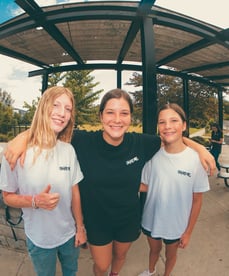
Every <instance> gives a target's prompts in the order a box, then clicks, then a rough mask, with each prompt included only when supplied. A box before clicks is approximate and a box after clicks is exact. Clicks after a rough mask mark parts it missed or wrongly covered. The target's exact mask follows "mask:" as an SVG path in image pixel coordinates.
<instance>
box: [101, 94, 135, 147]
mask: <svg viewBox="0 0 229 276" xmlns="http://www.w3.org/2000/svg"><path fill="white" fill-rule="evenodd" d="M100 120H101V123H102V125H103V129H104V131H103V138H104V140H105V141H106V142H107V143H109V144H111V145H114V146H117V145H119V144H120V143H121V142H122V141H123V137H124V134H125V132H126V131H127V130H128V128H129V126H130V124H131V111H130V106H129V103H128V102H127V100H126V99H124V98H123V97H121V98H112V99H110V100H108V101H107V102H106V105H105V108H104V109H103V111H102V112H101V113H100Z"/></svg>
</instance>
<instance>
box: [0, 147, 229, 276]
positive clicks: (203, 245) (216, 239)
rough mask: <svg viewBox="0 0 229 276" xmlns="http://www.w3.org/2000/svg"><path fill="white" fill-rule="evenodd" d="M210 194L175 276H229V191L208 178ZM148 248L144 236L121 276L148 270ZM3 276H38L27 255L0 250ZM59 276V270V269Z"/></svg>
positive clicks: (85, 272) (226, 153)
mask: <svg viewBox="0 0 229 276" xmlns="http://www.w3.org/2000/svg"><path fill="white" fill-rule="evenodd" d="M220 161H221V162H224V163H228V164H229V145H224V146H223V152H222V154H221V156H220ZM209 180H210V185H211V191H209V192H207V193H205V194H204V202H203V207H202V210H201V214H200V217H199V219H198V222H197V225H196V227H195V229H194V232H193V235H192V239H191V242H190V245H189V246H188V248H186V249H185V250H179V253H178V260H177V264H176V267H175V269H174V272H173V274H172V276H228V275H229V262H228V260H229V250H228V249H229V188H226V187H225V185H224V182H223V180H222V179H218V178H216V177H215V176H212V177H210V178H209ZM147 262H148V246H147V243H146V240H145V237H144V236H141V237H140V238H139V240H138V241H136V242H135V243H134V244H133V245H132V248H131V249H130V251H129V254H128V258H127V261H126V263H125V266H124V267H123V270H122V272H121V273H120V276H137V275H138V273H139V272H141V271H142V270H144V269H145V268H146V267H147ZM163 267H164V254H163V252H162V255H161V257H160V260H159V263H158V266H157V274H156V275H157V276H158V275H161V276H162V275H163ZM91 271H92V260H91V257H90V253H89V251H88V250H82V251H81V256H80V258H79V273H78V275H79V276H92V275H93V274H92V272H91ZM0 275H2V276H35V274H34V272H33V268H32V266H31V263H30V260H29V258H28V256H27V254H25V253H20V252H15V251H12V250H7V249H4V248H0ZM56 275H57V276H60V275H61V273H60V268H59V265H58V266H57V274H56Z"/></svg>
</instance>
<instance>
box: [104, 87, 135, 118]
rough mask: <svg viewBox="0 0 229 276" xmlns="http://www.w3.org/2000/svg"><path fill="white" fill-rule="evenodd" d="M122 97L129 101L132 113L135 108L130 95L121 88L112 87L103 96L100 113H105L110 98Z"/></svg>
mask: <svg viewBox="0 0 229 276" xmlns="http://www.w3.org/2000/svg"><path fill="white" fill-rule="evenodd" d="M120 98H123V99H124V100H126V101H127V102H128V104H129V107H130V113H133V110H134V108H133V103H132V100H131V97H130V95H129V94H128V93H127V92H126V91H125V90H122V89H119V88H116V89H112V90H110V91H108V92H107V93H106V94H105V95H104V96H103V98H102V100H101V102H100V106H99V113H100V114H101V113H103V111H104V109H105V106H106V104H107V102H108V101H109V100H110V99H120Z"/></svg>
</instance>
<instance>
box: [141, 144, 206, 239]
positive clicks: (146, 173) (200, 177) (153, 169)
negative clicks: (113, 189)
mask: <svg viewBox="0 0 229 276" xmlns="http://www.w3.org/2000/svg"><path fill="white" fill-rule="evenodd" d="M141 182H142V183H144V184H146V185H148V192H147V197H146V202H145V205H144V211H143V218H142V227H143V228H144V229H146V230H148V231H150V232H151V236H152V237H154V238H157V237H158V238H159V237H160V238H164V239H178V238H180V237H181V235H182V234H183V233H184V231H185V229H186V227H187V225H188V221H189V216H190V212H191V208H192V200H193V199H192V198H193V193H198V192H206V191H208V190H209V182H208V176H207V173H206V171H205V170H204V168H203V167H202V165H201V162H200V160H199V156H198V154H197V153H196V152H195V151H194V150H192V149H191V148H188V147H187V148H186V149H185V150H184V151H182V152H180V153H176V154H169V153H167V152H166V151H165V150H164V148H161V149H160V150H159V151H158V152H157V153H156V154H155V155H154V157H153V158H152V159H151V160H150V161H148V162H147V163H146V164H145V166H144V168H143V171H142V178H141Z"/></svg>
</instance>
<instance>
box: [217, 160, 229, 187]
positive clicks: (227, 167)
mask: <svg viewBox="0 0 229 276" xmlns="http://www.w3.org/2000/svg"><path fill="white" fill-rule="evenodd" d="M220 167H221V168H222V169H225V170H226V172H222V171H220V173H219V174H218V177H219V178H222V179H223V180H224V184H225V186H226V187H227V188H229V183H228V181H229V164H220Z"/></svg>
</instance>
